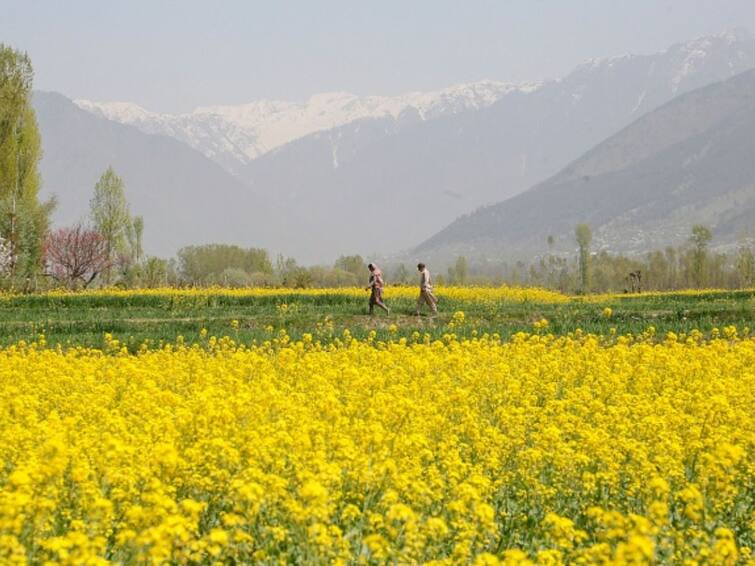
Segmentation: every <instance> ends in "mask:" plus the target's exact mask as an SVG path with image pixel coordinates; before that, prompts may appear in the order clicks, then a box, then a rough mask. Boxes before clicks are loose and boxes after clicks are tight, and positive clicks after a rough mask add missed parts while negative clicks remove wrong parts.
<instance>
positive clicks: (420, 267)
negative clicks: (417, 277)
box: [417, 262, 425, 271]
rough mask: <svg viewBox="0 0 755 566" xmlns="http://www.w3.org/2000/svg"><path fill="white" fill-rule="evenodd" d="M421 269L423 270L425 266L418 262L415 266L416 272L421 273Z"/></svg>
mask: <svg viewBox="0 0 755 566" xmlns="http://www.w3.org/2000/svg"><path fill="white" fill-rule="evenodd" d="M423 269H425V264H424V263H422V262H419V263H418V264H417V271H422V270H423Z"/></svg>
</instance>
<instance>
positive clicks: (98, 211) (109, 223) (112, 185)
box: [90, 167, 132, 284]
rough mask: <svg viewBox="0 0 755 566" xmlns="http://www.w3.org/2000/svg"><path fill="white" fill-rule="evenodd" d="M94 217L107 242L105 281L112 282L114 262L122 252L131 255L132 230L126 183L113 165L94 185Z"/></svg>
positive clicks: (92, 215)
mask: <svg viewBox="0 0 755 566" xmlns="http://www.w3.org/2000/svg"><path fill="white" fill-rule="evenodd" d="M90 216H91V218H92V223H93V225H94V229H95V230H96V231H97V232H99V233H100V234H102V236H103V237H104V238H105V241H106V242H107V257H108V262H109V265H108V267H107V269H106V270H105V283H106V284H109V283H110V282H111V278H112V265H113V264H115V262H116V260H117V259H118V256H119V255H126V254H127V251H128V248H127V243H128V239H129V231H130V230H131V229H132V224H131V213H130V212H129V206H128V201H127V200H126V191H125V185H124V183H123V179H121V178H120V177H119V176H118V175H116V174H115V171H114V170H113V168H112V167H108V168H107V170H106V171H105V172H104V173H103V174H102V176H101V177H100V179H99V181H97V184H96V185H95V186H94V197H92V200H91V201H90Z"/></svg>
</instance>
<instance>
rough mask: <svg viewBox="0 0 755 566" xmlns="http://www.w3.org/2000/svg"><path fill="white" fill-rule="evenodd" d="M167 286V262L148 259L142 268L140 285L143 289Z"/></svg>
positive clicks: (154, 258) (152, 258)
mask: <svg viewBox="0 0 755 566" xmlns="http://www.w3.org/2000/svg"><path fill="white" fill-rule="evenodd" d="M167 284H168V261H167V260H165V259H161V258H158V257H150V258H148V259H147V260H146V261H145V262H144V267H143V268H142V285H144V286H145V287H150V288H152V287H163V286H165V285H167Z"/></svg>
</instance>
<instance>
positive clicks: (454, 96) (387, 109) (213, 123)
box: [75, 81, 539, 172]
mask: <svg viewBox="0 0 755 566" xmlns="http://www.w3.org/2000/svg"><path fill="white" fill-rule="evenodd" d="M538 86H539V85H537V84H521V85H513V84H507V83H501V82H494V81H482V82H477V83H471V84H462V85H456V86H452V87H450V88H446V89H442V90H437V91H433V92H413V93H408V94H404V95H400V96H393V97H390V96H357V95H354V94H350V93H347V92H329V93H323V94H316V95H314V96H312V97H311V98H310V99H309V100H307V101H306V102H301V103H300V102H288V101H281V100H259V101H255V102H250V103H248V104H241V105H236V106H206V107H200V108H197V109H196V110H194V111H193V112H190V113H186V114H160V113H157V112H150V111H149V110H145V109H144V108H142V107H140V106H138V105H136V104H133V103H130V102H92V101H89V100H76V101H75V102H76V104H78V105H79V107H80V108H82V109H84V110H88V111H90V112H92V113H94V114H97V115H100V116H102V117H105V118H108V119H110V120H113V121H115V122H120V123H122V124H128V125H131V126H135V127H137V128H138V129H140V130H142V131H143V132H145V133H150V134H163V135H167V136H170V137H173V138H176V139H178V140H180V141H183V142H184V143H187V144H188V145H190V146H191V147H193V148H194V149H197V150H199V151H201V152H202V153H204V154H205V155H206V156H207V157H209V158H210V159H213V160H214V161H216V162H217V163H219V164H220V165H222V166H223V167H225V168H226V169H228V170H230V171H232V172H237V171H238V169H239V167H240V166H241V165H243V164H246V163H248V162H249V161H251V160H253V159H256V158H257V157H259V156H261V155H264V154H265V153H267V152H269V151H271V150H272V149H275V148H277V147H280V146H282V145H284V144H286V143H289V142H291V141H293V140H296V139H299V138H301V137H304V136H306V135H308V134H312V133H314V132H319V131H323V130H330V129H332V128H337V127H339V126H342V125H344V124H348V123H351V122H355V121H357V120H363V119H366V118H384V117H391V118H398V117H399V116H400V115H401V114H402V113H403V112H406V111H414V112H416V113H417V114H418V115H419V117H420V118H421V119H422V120H428V119H432V118H437V117H439V116H445V115H450V114H456V113H459V112H463V111H466V110H477V109H480V108H484V107H486V106H489V105H491V104H493V103H495V102H496V101H497V100H500V98H501V97H502V96H504V95H505V94H509V93H512V92H532V91H534V90H536V89H537V88H538Z"/></svg>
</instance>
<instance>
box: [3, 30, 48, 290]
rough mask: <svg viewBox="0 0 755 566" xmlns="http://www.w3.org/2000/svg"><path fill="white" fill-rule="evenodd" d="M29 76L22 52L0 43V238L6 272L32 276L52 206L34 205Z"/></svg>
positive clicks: (34, 137) (36, 150)
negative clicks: (7, 259) (7, 255)
mask: <svg viewBox="0 0 755 566" xmlns="http://www.w3.org/2000/svg"><path fill="white" fill-rule="evenodd" d="M33 79H34V72H33V69H32V66H31V60H30V59H29V56H28V55H26V54H25V53H21V52H19V51H15V50H13V49H11V48H10V47H7V46H5V45H3V44H0V235H1V236H2V237H4V238H6V239H7V240H8V245H9V246H10V249H11V255H12V257H13V262H12V265H11V273H12V274H14V275H18V276H20V277H24V278H31V277H33V276H34V275H35V274H36V273H37V272H38V270H39V268H40V267H41V264H42V248H43V244H44V237H45V234H46V233H47V230H48V227H49V218H50V213H51V212H52V210H53V208H54V206H55V202H54V200H49V201H47V202H44V203H42V202H40V201H39V186H40V178H39V173H38V171H37V165H38V163H39V159H40V156H41V144H40V137H39V130H38V128H37V120H36V117H35V115H34V110H33V109H32V105H31V89H32V82H33Z"/></svg>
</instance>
